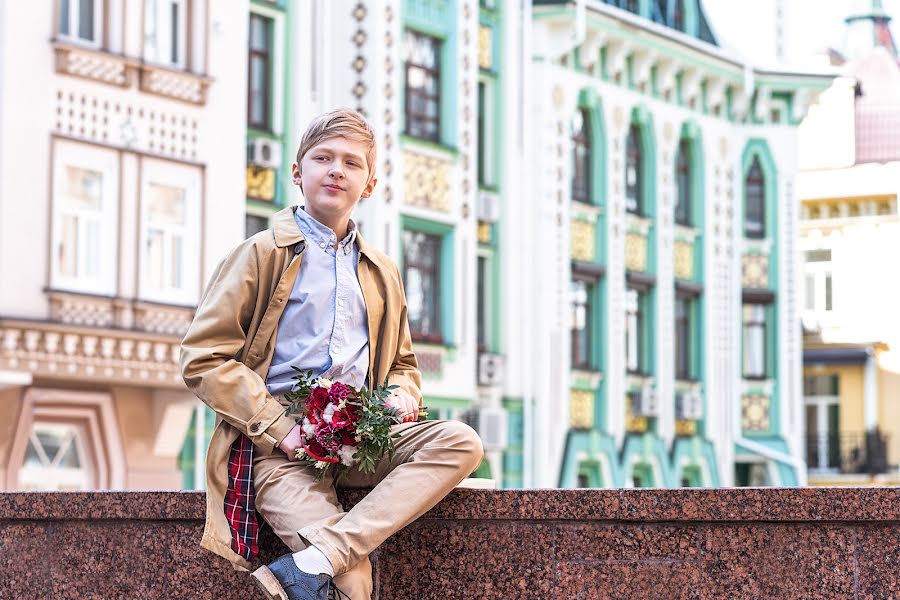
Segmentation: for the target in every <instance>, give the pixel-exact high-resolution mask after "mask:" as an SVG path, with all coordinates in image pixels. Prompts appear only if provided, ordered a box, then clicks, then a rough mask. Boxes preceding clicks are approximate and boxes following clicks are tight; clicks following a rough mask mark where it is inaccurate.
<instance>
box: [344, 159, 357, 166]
mask: <svg viewBox="0 0 900 600" xmlns="http://www.w3.org/2000/svg"><path fill="white" fill-rule="evenodd" d="M347 164H348V165H350V166H351V167H358V166H359V165H358V164H356V163H355V162H353V161H352V160H351V161H349V162H348V163H347Z"/></svg>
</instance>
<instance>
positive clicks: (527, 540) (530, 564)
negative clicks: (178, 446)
mask: <svg viewBox="0 0 900 600" xmlns="http://www.w3.org/2000/svg"><path fill="white" fill-rule="evenodd" d="M361 493H362V492H361V491H351V492H348V493H345V494H344V495H343V500H344V502H345V504H346V505H347V506H350V505H352V504H354V503H355V502H356V501H357V500H358V499H359V497H360V495H361ZM298 509H299V508H298ZM203 515H204V499H203V496H202V494H200V493H196V492H105V493H104V492H99V493H44V494H17V493H6V494H0V598H3V599H5V598H54V599H55V598H167V599H174V598H210V599H212V598H215V599H217V600H220V599H231V598H234V599H247V598H256V597H259V596H258V595H257V594H258V593H257V592H256V590H255V588H253V586H252V585H251V584H250V581H249V577H248V576H247V574H246V573H241V572H237V571H234V570H232V568H231V567H230V566H229V565H228V563H227V562H226V561H224V560H222V559H219V558H218V557H216V556H214V555H212V554H210V553H208V552H206V551H205V550H202V549H201V548H200V547H199V546H198V543H199V539H200V534H201V531H202V527H203ZM262 548H263V557H262V558H264V559H268V558H271V557H274V556H276V555H278V554H280V553H281V552H283V551H284V547H283V546H282V545H281V543H280V542H279V541H277V540H276V539H275V538H274V537H273V536H272V534H271V532H268V531H267V530H266V531H265V532H264V536H263V540H262ZM373 559H374V565H375V578H376V582H375V585H376V596H377V598H380V599H390V600H404V599H428V598H440V599H442V600H456V599H459V598H495V597H503V598H629V599H630V598H660V599H663V598H664V599H666V600H669V599H675V598H860V599H862V598H872V599H880V598H893V597H898V596H900V572H898V570H897V568H896V567H897V565H898V564H900V490H898V488H810V489H799V488H794V489H788V488H766V489H680V490H524V491H513V490H504V491H492V490H457V491H455V492H453V493H452V494H451V495H450V496H449V497H448V498H447V499H445V500H444V501H443V502H442V503H440V504H439V505H438V506H437V507H435V508H434V509H433V510H432V511H431V512H429V513H427V514H426V515H425V516H424V517H422V518H421V519H419V520H418V521H416V522H415V523H413V524H412V525H411V526H409V527H408V528H407V529H405V530H403V531H401V532H400V533H398V534H396V535H394V536H393V537H391V538H390V539H389V540H388V541H387V542H386V543H385V544H384V545H383V546H382V547H381V548H379V549H378V550H377V551H376V553H375V554H374V556H373Z"/></svg>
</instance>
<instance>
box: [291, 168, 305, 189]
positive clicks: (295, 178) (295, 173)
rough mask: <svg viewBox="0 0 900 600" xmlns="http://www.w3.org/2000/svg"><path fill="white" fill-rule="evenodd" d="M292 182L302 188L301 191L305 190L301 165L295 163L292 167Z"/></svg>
mask: <svg viewBox="0 0 900 600" xmlns="http://www.w3.org/2000/svg"><path fill="white" fill-rule="evenodd" d="M291 181H292V182H293V183H294V185H297V186H300V189H303V183H302V182H301V173H300V165H299V163H294V164H292V165H291Z"/></svg>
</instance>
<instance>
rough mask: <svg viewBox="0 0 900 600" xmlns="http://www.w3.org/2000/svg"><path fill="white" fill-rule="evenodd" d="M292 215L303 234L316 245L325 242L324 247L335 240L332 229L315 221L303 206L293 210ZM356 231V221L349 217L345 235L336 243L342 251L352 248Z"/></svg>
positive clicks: (335, 236)
mask: <svg viewBox="0 0 900 600" xmlns="http://www.w3.org/2000/svg"><path fill="white" fill-rule="evenodd" d="M294 215H295V217H296V219H297V226H298V227H300V231H302V232H303V235H304V236H306V237H307V238H309V239H310V240H311V241H312V242H313V243H314V244H316V245H318V246H322V244H325V247H328V246H331V245H333V244H334V243H335V242H336V240H337V235H336V234H335V233H334V231H333V230H332V229H331V228H330V227H328V226H327V225H323V224H322V223H320V222H319V221H317V220H316V219H315V218H314V217H312V215H310V214H309V213H308V212H306V209H305V208H304V207H302V206H301V207H300V209H299V210H297V211H295V212H294ZM356 233H357V228H356V223H354V222H353V219H350V221H349V222H348V223H347V236H346V237H345V238H344V239H342V240H341V242H340V244H338V245H339V246H340V247H341V248H343V249H344V252H348V251H349V250H350V248H352V246H353V243H354V242H355V241H356Z"/></svg>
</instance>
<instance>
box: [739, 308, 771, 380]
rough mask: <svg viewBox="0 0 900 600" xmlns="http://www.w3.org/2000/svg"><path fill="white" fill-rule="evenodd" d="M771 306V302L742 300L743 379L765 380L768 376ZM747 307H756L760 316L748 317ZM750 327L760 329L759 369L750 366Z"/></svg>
mask: <svg viewBox="0 0 900 600" xmlns="http://www.w3.org/2000/svg"><path fill="white" fill-rule="evenodd" d="M771 306H772V304H771V303H767V302H754V301H748V300H744V301H743V302H742V304H741V376H742V377H743V378H744V379H750V380H766V379H768V378H769V375H770V367H769V336H770V335H771V333H770V329H771V328H770V324H769V320H770V317H769V312H770V309H771ZM748 308H753V309H758V310H759V311H760V314H761V315H762V318H761V319H759V318H757V319H754V318H753V316H752V315H751V316H750V317H749V318H748V316H747V314H746V313H747V309H748ZM750 328H753V329H756V330H761V331H762V344H761V345H760V348H761V350H762V356H761V357H760V358H759V359H758V360H757V361H756V362H758V363H759V364H760V365H761V369H759V370H754V369H753V368H752V367H753V365H752V364H750V361H752V357H751V356H750V354H751V353H750V352H749V346H750V344H749V343H748V337H749V332H748V329H750ZM748 367H749V368H748Z"/></svg>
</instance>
